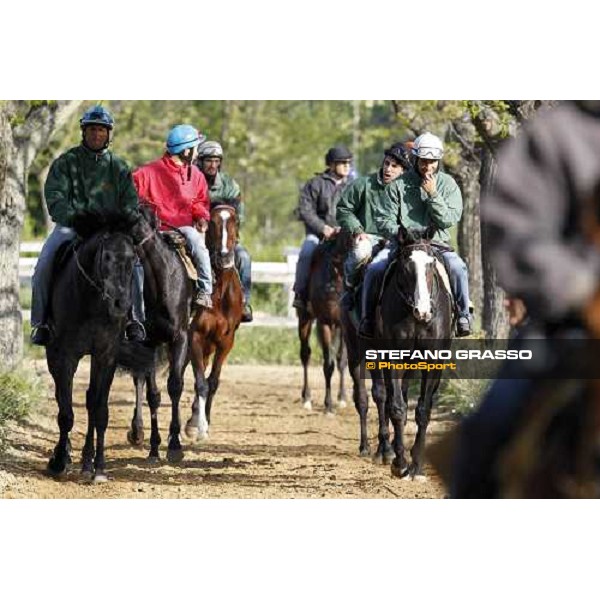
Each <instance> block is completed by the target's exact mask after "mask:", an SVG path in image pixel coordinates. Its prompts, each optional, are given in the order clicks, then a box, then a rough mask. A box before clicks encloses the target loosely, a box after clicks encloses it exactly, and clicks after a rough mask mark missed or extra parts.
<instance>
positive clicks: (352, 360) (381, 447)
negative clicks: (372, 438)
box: [340, 303, 407, 464]
mask: <svg viewBox="0 0 600 600" xmlns="http://www.w3.org/2000/svg"><path fill="white" fill-rule="evenodd" d="M340 322H341V325H342V333H343V336H344V342H345V346H346V349H347V357H348V358H347V360H348V370H349V372H350V377H351V378H352V397H353V400H354V407H355V408H356V412H357V413H358V416H359V420H360V445H359V453H360V455H361V456H370V455H371V445H370V443H369V436H368V427H367V416H368V412H369V397H368V394H367V386H366V382H365V380H364V379H363V378H362V377H361V363H362V361H363V358H364V357H363V356H362V354H361V343H360V338H359V336H358V320H357V316H355V315H353V311H351V310H348V309H347V308H346V307H345V306H344V304H343V303H342V304H340ZM369 374H370V376H371V379H372V387H371V394H372V396H373V401H374V402H375V404H376V405H377V414H378V417H379V431H380V436H379V443H378V446H377V450H376V452H375V455H374V456H373V461H374V462H376V463H378V464H390V462H391V461H392V459H393V458H394V456H395V454H394V452H393V450H392V447H391V445H390V442H389V434H387V435H385V436H382V435H381V432H383V431H384V430H385V431H386V432H387V431H388V429H389V411H387V410H386V396H389V397H391V395H392V393H393V390H392V387H391V382H389V381H387V382H384V379H383V377H382V376H381V375H380V374H379V373H378V372H376V371H369ZM404 385H405V387H406V386H407V383H405V384H404ZM385 386H387V387H385Z"/></svg>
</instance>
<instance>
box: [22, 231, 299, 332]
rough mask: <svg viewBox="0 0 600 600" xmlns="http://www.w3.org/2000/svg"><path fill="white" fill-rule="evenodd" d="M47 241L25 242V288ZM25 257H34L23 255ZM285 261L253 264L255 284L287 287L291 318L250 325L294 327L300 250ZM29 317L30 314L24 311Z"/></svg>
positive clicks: (258, 319)
mask: <svg viewBox="0 0 600 600" xmlns="http://www.w3.org/2000/svg"><path fill="white" fill-rule="evenodd" d="M42 245H43V242H22V243H21V246H20V254H21V256H20V257H19V279H20V281H21V285H25V286H30V285H31V278H32V276H33V270H34V269H35V264H36V263H37V257H38V255H39V253H40V252H41V250H42ZM23 254H28V255H33V256H23ZM284 256H285V262H283V261H282V262H253V263H252V283H272V284H279V285H283V287H284V290H285V292H286V296H287V317H276V316H272V315H266V314H256V315H255V318H254V321H253V322H252V323H249V324H248V325H253V326H271V327H294V326H295V325H296V319H295V316H296V313H295V311H294V309H293V308H292V302H293V300H294V292H293V285H294V278H295V276H296V263H297V262H298V248H288V249H287V250H286V251H285V254H284ZM23 314H24V317H25V318H29V312H28V311H24V312H23Z"/></svg>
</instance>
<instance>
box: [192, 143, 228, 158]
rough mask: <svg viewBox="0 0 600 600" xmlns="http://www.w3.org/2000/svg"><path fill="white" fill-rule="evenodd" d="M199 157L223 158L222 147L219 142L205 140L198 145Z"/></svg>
mask: <svg viewBox="0 0 600 600" xmlns="http://www.w3.org/2000/svg"><path fill="white" fill-rule="evenodd" d="M198 156H199V157H200V158H223V148H222V147H221V144H219V142H213V141H210V140H209V141H207V142H204V143H203V144H200V145H199V146H198Z"/></svg>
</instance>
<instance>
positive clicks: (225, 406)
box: [0, 361, 450, 499]
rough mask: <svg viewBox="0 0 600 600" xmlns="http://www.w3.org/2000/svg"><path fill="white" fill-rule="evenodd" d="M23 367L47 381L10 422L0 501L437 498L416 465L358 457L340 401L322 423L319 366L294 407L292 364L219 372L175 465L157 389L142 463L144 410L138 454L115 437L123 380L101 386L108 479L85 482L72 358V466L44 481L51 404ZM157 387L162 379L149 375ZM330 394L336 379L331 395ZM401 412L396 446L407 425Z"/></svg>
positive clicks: (81, 380) (125, 421)
mask: <svg viewBox="0 0 600 600" xmlns="http://www.w3.org/2000/svg"><path fill="white" fill-rule="evenodd" d="M33 368H35V369H36V370H38V372H39V373H41V374H42V375H43V376H44V378H45V380H46V381H47V382H48V396H47V398H42V399H41V401H40V402H39V405H38V406H37V408H36V410H35V411H34V414H33V415H32V416H31V417H30V418H29V420H28V421H27V422H26V423H22V424H14V425H13V426H12V428H11V431H10V445H11V447H10V448H9V449H8V451H7V452H6V453H5V454H4V455H3V457H2V458H1V459H0V497H3V498H161V499H162V498H340V499H341V498H441V497H443V496H444V493H445V490H444V488H443V486H442V485H441V482H440V480H439V479H438V478H437V477H436V475H435V474H434V473H433V472H432V471H431V469H429V468H427V475H428V477H427V480H426V481H419V482H417V481H406V480H398V479H396V478H392V477H391V475H390V467H389V466H378V465H375V464H373V463H372V461H371V460H370V459H368V458H361V457H359V455H358V439H359V423H358V415H357V413H356V411H355V409H354V405H353V404H352V401H351V400H350V395H349V403H348V406H347V407H346V408H344V409H339V410H338V411H337V414H336V415H335V416H334V417H331V416H329V417H328V416H326V415H325V414H324V413H323V411H322V406H323V393H324V383H323V377H322V374H321V372H320V369H319V368H317V367H314V368H312V370H311V383H312V385H313V406H314V409H313V410H312V411H311V412H307V411H306V410H304V409H303V408H302V404H301V402H300V389H301V381H302V372H301V368H300V367H289V366H234V365H226V366H225V368H224V371H223V377H222V382H221V387H220V389H219V391H218V393H217V396H216V399H215V401H214V404H213V412H212V425H211V431H210V437H209V438H208V439H207V440H205V441H203V442H201V443H198V444H196V445H190V444H189V443H187V440H186V439H185V438H183V443H184V450H185V458H184V459H183V461H182V462H181V463H179V464H169V463H167V462H166V460H164V454H165V443H166V439H167V430H168V426H169V415H170V402H169V399H168V396H167V394H166V392H165V391H163V404H162V406H161V408H160V413H159V423H160V429H161V437H162V439H163V444H162V447H161V450H162V457H163V460H162V461H161V462H160V463H158V464H149V463H148V462H147V460H146V457H147V454H148V439H149V436H150V432H149V422H150V418H149V413H148V410H147V407H146V409H145V410H146V412H145V413H144V424H145V426H146V442H145V445H144V448H133V447H131V446H129V444H128V443H127V440H126V433H127V430H128V428H129V422H130V420H131V416H132V411H133V403H134V391H133V385H132V382H131V379H130V378H129V377H128V376H127V375H119V376H117V378H116V379H115V382H114V384H113V387H112V391H111V398H110V423H109V429H108V432H107V442H106V443H107V450H106V458H107V472H108V474H109V477H110V479H109V481H108V482H107V483H102V484H88V483H84V482H83V481H82V480H81V477H80V475H79V469H80V464H79V461H80V455H81V448H82V446H83V441H84V432H85V428H86V421H87V415H86V412H85V405H84V396H85V389H86V387H87V379H88V374H89V362H88V361H83V362H82V363H81V365H80V368H79V370H78V372H77V375H76V381H75V427H74V431H73V434H72V436H71V442H72V445H73V460H74V464H73V465H72V467H73V468H72V470H71V471H70V472H69V473H68V475H67V476H66V479H65V480H63V481H55V480H53V479H51V478H49V477H48V476H47V475H46V474H45V468H46V464H47V461H48V458H49V457H50V455H51V452H52V449H53V447H54V445H55V443H56V441H57V439H58V426H57V424H56V413H57V408H56V403H55V401H54V396H53V386H52V384H51V380H50V378H49V376H48V375H47V371H46V366H45V361H38V362H36V363H35V364H34V365H33ZM161 389H162V390H164V389H165V386H164V379H161ZM335 389H336V390H337V377H336V388H335ZM191 402H192V379H191V371H190V372H188V373H187V374H186V387H185V392H184V396H183V398H182V403H181V415H182V423H185V421H186V420H187V418H188V417H189V415H190V411H191V408H190V407H191ZM413 408H414V407H411V413H410V418H409V423H408V426H407V443H408V444H412V440H413V436H414V432H415V428H414V420H413V419H414V416H413ZM376 413H377V411H376V408H375V405H374V404H373V403H371V405H370V410H369V434H370V438H371V440H372V442H371V444H372V448H373V449H374V448H375V447H376ZM449 424H450V422H449V421H448V420H447V418H446V415H444V414H440V413H436V412H434V415H433V419H432V422H431V425H430V429H429V435H428V441H429V442H431V441H434V440H435V439H436V438H437V437H438V436H439V435H440V433H441V432H443V431H444V430H446V429H447V427H448V426H449Z"/></svg>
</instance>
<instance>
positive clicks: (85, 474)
mask: <svg viewBox="0 0 600 600" xmlns="http://www.w3.org/2000/svg"><path fill="white" fill-rule="evenodd" d="M93 479H94V472H93V471H91V470H87V469H86V470H83V469H82V470H81V480H82V481H83V483H91V482H92V480H93Z"/></svg>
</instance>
